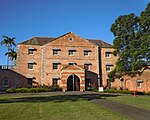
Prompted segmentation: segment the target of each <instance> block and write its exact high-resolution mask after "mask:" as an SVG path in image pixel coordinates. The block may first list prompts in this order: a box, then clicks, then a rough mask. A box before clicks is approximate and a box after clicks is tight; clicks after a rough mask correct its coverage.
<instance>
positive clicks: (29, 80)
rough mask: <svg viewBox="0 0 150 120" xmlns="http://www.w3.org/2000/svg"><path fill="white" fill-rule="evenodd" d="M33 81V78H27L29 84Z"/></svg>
mask: <svg viewBox="0 0 150 120" xmlns="http://www.w3.org/2000/svg"><path fill="white" fill-rule="evenodd" d="M32 81H33V79H32V78H28V79H27V84H28V85H31V86H32Z"/></svg>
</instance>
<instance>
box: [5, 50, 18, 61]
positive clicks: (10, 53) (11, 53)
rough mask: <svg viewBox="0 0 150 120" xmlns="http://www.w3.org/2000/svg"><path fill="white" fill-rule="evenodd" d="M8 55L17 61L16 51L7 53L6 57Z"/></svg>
mask: <svg viewBox="0 0 150 120" xmlns="http://www.w3.org/2000/svg"><path fill="white" fill-rule="evenodd" d="M6 55H8V56H9V58H10V60H11V61H13V60H16V59H17V53H16V52H15V51H14V49H10V50H9V51H8V52H6V53H5V56H6Z"/></svg>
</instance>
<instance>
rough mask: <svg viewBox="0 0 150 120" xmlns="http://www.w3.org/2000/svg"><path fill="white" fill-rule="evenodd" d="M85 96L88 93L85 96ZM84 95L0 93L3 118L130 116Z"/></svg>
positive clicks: (119, 119)
mask: <svg viewBox="0 0 150 120" xmlns="http://www.w3.org/2000/svg"><path fill="white" fill-rule="evenodd" d="M84 97H85V96H84ZM127 119H128V118H126V117H124V116H122V115H119V114H118V113H115V112H113V111H111V110H108V109H106V108H103V107H101V106H99V105H97V104H94V103H91V102H90V101H87V100H84V99H83V96H77V95H75V96H73V95H63V94H60V95H56V94H53V93H47V94H45V93H44V94H19V95H18V94H12V95H7V94H6V95H2V94H1V95H0V120H127Z"/></svg>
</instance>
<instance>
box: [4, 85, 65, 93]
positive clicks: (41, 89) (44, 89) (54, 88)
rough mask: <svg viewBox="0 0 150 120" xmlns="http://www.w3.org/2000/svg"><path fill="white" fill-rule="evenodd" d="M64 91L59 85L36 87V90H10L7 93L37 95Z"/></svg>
mask: <svg viewBox="0 0 150 120" xmlns="http://www.w3.org/2000/svg"><path fill="white" fill-rule="evenodd" d="M53 91H62V88H61V87H59V86H58V85H52V86H50V87H45V86H44V87H36V88H16V89H15V88H9V89H7V90H6V93H37V92H53Z"/></svg>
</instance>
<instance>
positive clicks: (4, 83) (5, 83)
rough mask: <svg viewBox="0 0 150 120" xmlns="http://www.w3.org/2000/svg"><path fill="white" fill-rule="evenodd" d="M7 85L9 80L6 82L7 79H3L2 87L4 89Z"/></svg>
mask: <svg viewBox="0 0 150 120" xmlns="http://www.w3.org/2000/svg"><path fill="white" fill-rule="evenodd" d="M8 83H9V80H8V79H4V80H3V86H4V87H8Z"/></svg>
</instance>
